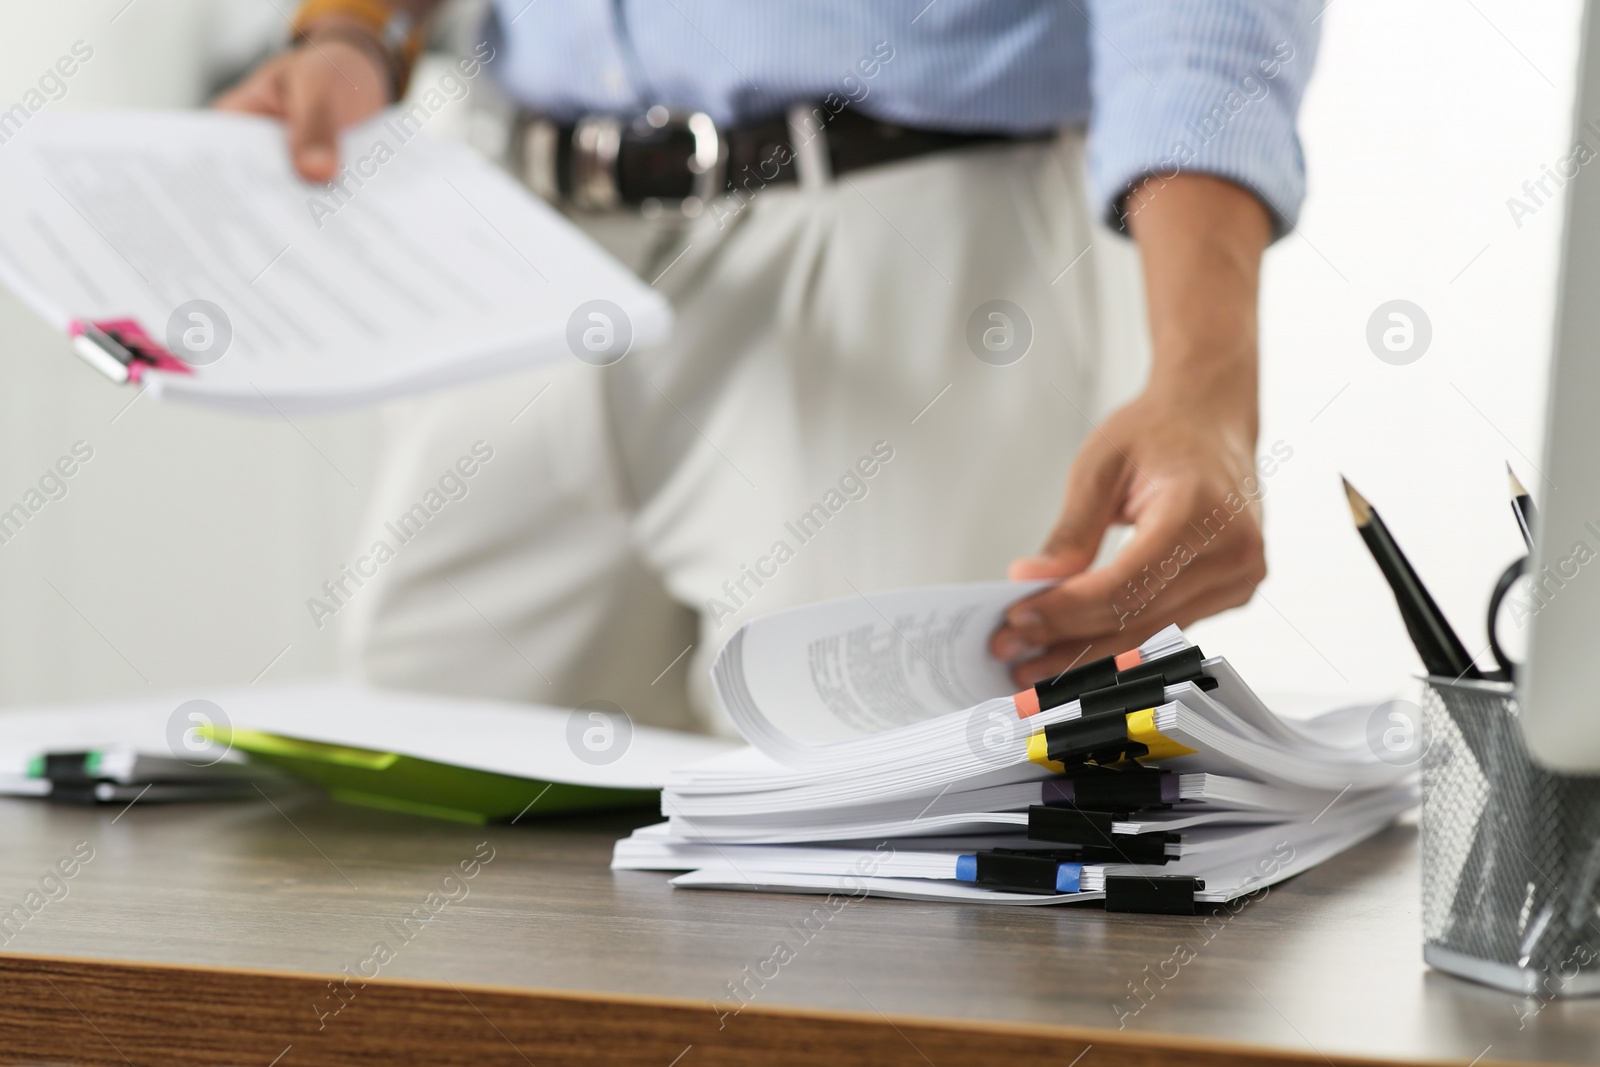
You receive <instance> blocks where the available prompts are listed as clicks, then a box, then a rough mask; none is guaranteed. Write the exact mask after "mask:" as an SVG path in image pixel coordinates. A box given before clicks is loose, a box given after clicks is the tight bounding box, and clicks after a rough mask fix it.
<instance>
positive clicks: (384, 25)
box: [292, 0, 424, 100]
mask: <svg viewBox="0 0 1600 1067" xmlns="http://www.w3.org/2000/svg"><path fill="white" fill-rule="evenodd" d="M330 17H338V18H342V19H346V20H349V21H350V22H353V23H355V24H356V25H357V26H360V27H361V28H362V29H365V30H367V31H370V32H371V35H372V43H374V44H376V45H377V46H378V47H379V48H380V49H382V51H383V53H384V55H385V57H386V59H387V65H388V67H389V76H390V90H391V92H392V94H393V99H394V100H399V99H400V98H401V97H402V96H404V95H405V91H406V84H407V83H408V82H409V81H410V80H411V68H412V66H413V64H415V63H416V60H417V56H418V55H420V54H421V53H422V45H423V40H424V34H423V27H422V24H421V22H420V20H418V19H416V18H414V17H413V16H412V15H411V13H410V12H408V11H396V10H394V9H393V8H392V7H390V6H389V5H388V4H386V3H384V2H383V0H305V3H303V4H301V5H300V9H299V10H298V11H296V12H295V16H294V22H293V23H292V27H293V31H294V36H295V39H296V40H302V41H306V40H310V39H311V37H312V35H313V33H314V34H316V35H317V36H328V37H338V36H342V37H345V38H346V39H347V40H352V41H354V40H355V38H356V35H357V33H358V32H359V31H356V32H349V31H346V30H342V29H339V28H337V26H336V25H335V26H324V27H318V26H317V25H316V23H317V22H318V21H320V20H322V19H326V18H330Z"/></svg>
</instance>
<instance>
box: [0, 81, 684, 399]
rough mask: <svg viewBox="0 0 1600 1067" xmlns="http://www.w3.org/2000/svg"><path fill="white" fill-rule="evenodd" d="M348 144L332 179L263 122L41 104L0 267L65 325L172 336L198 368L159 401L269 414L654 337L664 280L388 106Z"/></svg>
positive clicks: (11, 157)
mask: <svg viewBox="0 0 1600 1067" xmlns="http://www.w3.org/2000/svg"><path fill="white" fill-rule="evenodd" d="M342 150H343V156H342V158H343V160H344V161H345V169H344V171H343V172H342V176H341V178H340V179H339V180H338V181H337V182H336V183H335V184H334V185H331V186H326V187H324V186H318V185H311V184H308V183H306V182H303V181H301V180H300V179H299V178H297V177H296V176H295V175H294V174H293V173H292V171H291V170H290V167H289V162H288V155H287V153H286V151H285V149H284V139H283V130H282V128H281V127H280V126H279V125H278V124H277V123H275V122H273V121H271V120H267V119H261V118H254V117H248V116H239V115H225V114H221V113H217V112H209V111H198V112H140V111H118V112H95V111H79V112H62V113H60V114H52V115H48V116H40V117H39V118H38V119H36V120H34V121H33V122H31V123H29V124H28V125H27V126H26V127H24V128H23V129H22V131H21V132H20V133H19V134H18V135H17V136H15V137H14V138H12V139H11V140H10V141H8V142H7V144H6V145H5V150H4V152H0V203H4V204H5V205H6V210H5V211H4V212H0V281H3V282H4V283H5V284H6V285H7V287H8V288H11V289H12V290H14V291H15V292H16V293H17V294H18V295H19V296H20V297H21V298H22V299H23V300H24V301H26V302H27V303H29V304H30V305H32V306H33V307H34V309H35V310H36V311H38V312H39V313H40V314H42V315H44V316H45V318H46V319H48V320H49V321H50V322H51V323H52V325H54V326H56V327H57V328H58V329H61V330H63V331H65V330H66V329H67V328H68V325H69V323H70V322H71V321H72V320H74V319H78V318H87V319H91V320H99V319H107V318H133V319H136V320H137V321H138V322H139V323H140V324H141V325H142V326H143V327H144V328H145V330H146V331H147V332H148V333H149V334H150V335H151V336H152V337H153V338H154V339H156V340H157V341H159V342H162V343H167V341H168V339H169V337H170V336H176V337H177V338H178V339H180V341H182V342H183V344H184V345H185V347H184V348H183V349H182V350H179V349H177V348H174V346H173V345H172V344H168V347H169V348H173V350H174V352H175V354H176V355H179V356H180V357H184V358H185V359H186V361H187V362H190V363H191V364H192V365H193V367H194V370H195V373H194V374H193V375H192V376H188V375H179V374H158V375H154V376H153V378H154V379H155V380H156V383H157V387H158V388H159V389H160V390H161V391H162V392H163V393H165V394H166V395H170V396H174V397H184V398H187V399H193V400H200V401H207V402H210V403H214V404H220V405H223V406H228V407H234V408H245V409H251V410H260V411H263V412H267V413H270V412H271V411H272V409H273V408H274V407H276V408H278V409H280V410H283V411H290V410H298V411H304V410H317V409H325V408H332V407H340V406H347V405H350V404H357V403H365V402H371V401H376V400H379V399H383V398H386V397H391V396H396V395H400V394H404V393H410V392H415V391H418V390H423V389H428V388H433V387H439V386H444V385H449V384H454V383H456V382H460V381H464V380H468V379H471V378H477V377H482V376H484V375H488V374H493V373H496V372H500V371H509V370H514V369H519V368H525V367H528V366H531V365H534V364H536V363H539V362H541V361H550V360H566V361H574V362H575V361H576V360H577V358H578V357H577V356H576V355H575V354H574V349H573V347H572V344H570V343H569V333H572V335H573V336H574V337H575V338H576V340H577V343H578V345H579V346H580V348H581V350H582V351H583V352H584V359H585V361H586V362H591V363H598V364H603V363H605V362H608V361H610V360H612V357H613V356H617V358H621V357H620V356H618V355H617V354H618V352H619V351H626V350H631V349H632V348H638V347H640V346H641V345H645V344H649V343H652V342H655V341H658V340H660V339H661V338H662V337H664V336H665V335H666V333H667V331H668V329H669V327H670V322H671V313H670V309H669V308H668V305H667V303H666V301H665V300H664V299H663V298H662V297H661V296H660V295H659V294H658V293H656V292H655V291H654V290H652V289H650V288H649V287H648V286H647V285H645V284H644V283H643V282H641V281H639V280H638V279H637V278H636V277H634V276H633V275H632V274H630V273H629V272H628V271H627V270H626V269H625V268H624V267H623V266H622V265H621V264H619V263H617V262H616V261H615V260H614V259H612V258H611V257H610V256H609V255H607V254H606V253H605V252H604V251H603V250H602V249H601V248H600V247H599V246H598V245H596V244H595V243H594V242H593V241H591V240H589V239H588V238H587V237H586V236H585V235H584V234H583V233H582V232H581V231H579V230H578V229H577V228H576V227H575V226H573V225H572V224H571V223H570V222H568V221H567V220H566V219H565V218H563V217H562V216H561V215H560V214H559V213H558V212H556V211H555V210H553V209H552V208H550V207H549V206H548V205H546V204H545V203H543V202H542V201H540V200H539V199H538V198H536V197H534V196H533V195H532V194H530V193H529V192H527V191H526V190H525V189H523V188H522V187H521V186H520V185H518V184H517V183H516V182H515V181H513V180H512V179H511V178H510V177H508V176H507V175H506V174H504V173H503V172H502V171H500V170H499V169H498V168H496V167H494V166H492V165H491V164H489V163H488V162H487V161H485V160H483V159H482V158H481V157H479V156H478V155H477V154H475V153H474V152H472V151H471V150H470V149H468V148H465V147H463V146H461V145H458V144H455V143H453V142H449V141H445V140H441V139H439V138H436V137H432V136H429V135H428V134H426V133H423V132H421V131H420V130H417V129H415V128H413V127H412V126H410V125H408V124H407V122H406V120H405V119H404V117H403V116H402V115H400V114H399V113H395V112H389V113H385V114H383V115H380V116H378V117H377V118H375V119H373V120H372V121H371V122H369V123H367V124H365V125H363V126H361V127H359V128H358V129H356V130H353V131H351V132H349V133H348V134H346V136H345V137H344V140H343V145H342ZM196 301H203V302H204V304H205V305H209V308H208V307H206V306H204V305H199V304H196V303H195V302H196ZM599 301H604V302H607V303H609V305H610V307H606V306H604V305H602V304H599V303H596V302H599ZM213 309H214V310H213ZM197 312H198V314H199V315H200V316H201V318H198V319H197V318H195V317H194V315H195V314H196V313H197ZM218 312H220V315H219V314H218ZM596 313H598V314H600V315H601V318H599V319H596V318H593V315H594V314H596ZM574 323H576V324H577V327H576V331H575V332H573V331H571V330H569V327H571V326H572V325H573V324H574ZM169 324H172V325H173V326H174V331H175V332H174V333H173V334H169ZM208 331H209V332H208ZM185 338H187V340H184V339H185ZM624 342H626V347H624ZM219 348H221V349H223V350H221V351H220V352H219Z"/></svg>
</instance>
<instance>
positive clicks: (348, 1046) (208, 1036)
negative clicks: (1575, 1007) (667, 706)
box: [0, 953, 1518, 1067]
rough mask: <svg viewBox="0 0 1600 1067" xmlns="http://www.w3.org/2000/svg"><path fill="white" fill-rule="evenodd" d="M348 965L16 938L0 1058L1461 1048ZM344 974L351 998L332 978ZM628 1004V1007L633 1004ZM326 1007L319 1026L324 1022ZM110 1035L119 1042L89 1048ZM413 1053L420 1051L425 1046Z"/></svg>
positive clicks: (784, 1058) (1096, 1060)
mask: <svg viewBox="0 0 1600 1067" xmlns="http://www.w3.org/2000/svg"><path fill="white" fill-rule="evenodd" d="M344 978H345V976H343V975H339V974H327V973H314V972H302V971H294V970H274V969H267V968H249V967H230V966H216V965H206V964H175V963H161V962H147V961H129V960H117V959H107V958H97V957H83V956H58V955H30V954H18V953H0V1050H6V1051H3V1052H0V1062H15V1063H24V1062H61V1057H62V1056H63V1055H64V1054H67V1053H71V1054H72V1059H71V1062H74V1063H78V1062H82V1063H99V1062H104V1063H108V1064H121V1063H124V1062H128V1061H130V1060H131V1062H136V1063H137V1062H141V1060H140V1058H139V1056H140V1054H142V1055H143V1056H144V1058H145V1059H146V1060H152V1059H158V1060H159V1061H160V1062H167V1063H172V1064H177V1065H183V1064H191V1063H192V1064H196V1065H199V1064H214V1063H218V1062H227V1063H256V1064H259V1065H260V1067H268V1059H270V1055H269V1056H268V1057H267V1058H262V1055H261V1053H262V1051H263V1050H270V1049H271V1047H273V1046H274V1045H276V1044H277V1043H279V1042H282V1043H283V1044H284V1045H287V1046H288V1048H285V1049H284V1052H285V1053H287V1052H288V1051H289V1049H291V1048H297V1049H300V1052H299V1053H297V1054H296V1056H295V1058H294V1059H293V1060H292V1061H289V1060H287V1059H285V1060H284V1063H283V1067H314V1065H319V1064H324V1063H326V1064H335V1063H339V1064H344V1063H349V1062H352V1059H351V1056H352V1054H356V1053H358V1052H359V1051H367V1050H369V1049H370V1050H376V1049H377V1048H378V1046H383V1047H385V1048H387V1049H388V1052H387V1054H386V1055H385V1056H384V1058H383V1060H382V1062H385V1063H394V1064H399V1063H404V1062H418V1063H428V1064H438V1065H444V1064H452V1063H456V1062H460V1063H463V1064H465V1063H474V1062H494V1061H493V1059H492V1057H493V1056H495V1055H501V1056H504V1055H508V1054H509V1050H508V1048H507V1046H510V1048H511V1049H514V1050H515V1051H516V1054H517V1055H518V1056H521V1057H522V1058H523V1059H526V1060H530V1061H532V1062H534V1063H539V1064H543V1063H546V1062H558V1063H559V1062H585V1063H645V1064H656V1065H657V1067H667V1065H668V1064H669V1063H674V1064H675V1063H677V1062H678V1060H679V1059H682V1058H683V1056H684V1054H685V1053H687V1052H688V1051H689V1050H690V1049H692V1048H700V1049H701V1050H702V1052H701V1054H700V1055H698V1056H697V1057H696V1058H695V1060H694V1061H693V1063H692V1064H690V1063H685V1064H684V1067H698V1065H700V1064H705V1063H746V1062H749V1058H750V1057H751V1056H759V1057H760V1058H761V1060H762V1061H763V1062H767V1063H774V1064H778V1063H810V1062H827V1063H840V1064H852V1063H861V1064H869V1063H870V1064H897V1063H905V1064H912V1065H924V1064H926V1063H928V1062H930V1061H931V1062H934V1063H937V1064H939V1067H951V1065H954V1064H963V1063H974V1064H980V1063H993V1062H1004V1063H1006V1064H1007V1065H1008V1067H1023V1065H1025V1064H1032V1063H1039V1064H1049V1065H1050V1067H1066V1065H1069V1064H1072V1063H1075V1062H1077V1061H1076V1060H1075V1058H1074V1057H1077V1056H1079V1055H1080V1054H1081V1053H1084V1052H1087V1051H1089V1050H1090V1049H1093V1050H1095V1055H1094V1057H1093V1065H1092V1067H1111V1065H1130V1067H1135V1065H1136V1067H1149V1065H1153V1064H1161V1063H1171V1062H1173V1061H1174V1059H1175V1058H1176V1057H1175V1056H1174V1054H1181V1058H1182V1061H1183V1063H1184V1064H1185V1067H1212V1065H1215V1067H1225V1065H1232V1064H1243V1065H1265V1064H1285V1065H1293V1067H1302V1065H1313V1064H1321V1065H1327V1064H1338V1065H1344V1064H1348V1065H1350V1067H1380V1065H1381V1067H1388V1065H1394V1067H1418V1065H1434V1064H1439V1065H1442V1064H1445V1063H1454V1062H1455V1061H1453V1060H1450V1061H1446V1060H1399V1059H1392V1058H1373V1057H1364V1056H1348V1055H1333V1056H1325V1055H1323V1054H1322V1053H1321V1052H1319V1051H1317V1050H1315V1049H1307V1050H1306V1051H1304V1052H1302V1051H1298V1050H1291V1049H1272V1048H1267V1047H1264V1046H1259V1045H1249V1044H1243V1043H1239V1042H1234V1041H1228V1040H1225V1039H1219V1038H1215V1037H1203V1036H1193V1037H1190V1036H1181V1035H1174V1034H1164V1033H1149V1032H1143V1031H1129V1030H1113V1029H1109V1028H1101V1027H1085V1026H1071V1025H1052V1024H1041V1023H1007V1022H1000V1021H994V1020H974V1019H940V1018H934V1017H929V1016H920V1015H907V1014H895V1015H888V1014H885V1013H882V1012H879V1011H876V1010H873V1011H865V1012H861V1011H849V1010H843V1009H823V1008H797V1007H792V1006H784V1005H761V1004H747V1005H745V1006H743V1007H742V1008H740V1006H739V1005H738V1004H737V1002H729V1003H719V1002H715V1001H711V1000H709V999H700V1000H697V999H690V998H681V997H668V996H658V995H651V994H638V993H609V992H604V991H598V990H572V989H547V988H540V987H529V986H504V985H495V984H485V983H480V982H462V983H454V982H449V981H435V980H428V979H411V978H404V979H402V978H382V977H379V978H374V979H371V980H369V981H366V982H364V983H360V984H359V985H358V986H355V987H352V986H350V985H349V984H348V983H347V982H344ZM41 979H42V981H41ZM357 981H358V982H359V979H358V980H357ZM340 983H344V989H345V990H346V991H347V992H348V993H349V999H348V1001H346V1000H344V999H342V998H343V994H338V993H336V991H335V990H334V987H335V985H337V984H340ZM197 987H204V988H207V989H209V990H210V992H211V994H212V996H211V997H210V998H209V999H201V998H196V997H195V996H194V995H193V993H194V990H195V989H196V988H197ZM319 1002H320V1003H322V1004H324V1005H326V1006H327V1007H326V1008H324V1009H320V1011H328V1010H329V1009H331V1008H332V1007H333V1006H334V1005H339V1010H337V1011H331V1012H330V1013H329V1014H327V1015H321V1014H320V1011H319V1010H318V1009H316V1008H314V1005H315V1004H317V1003H319ZM869 1003H870V1002H869ZM152 1008H156V1009H159V1010H158V1011H155V1012H152ZM357 1008H363V1009H365V1010H364V1011H361V1012H356V1011H355V1009H357ZM618 1008H626V1009H629V1010H627V1011H625V1012H622V1013H618V1011H617V1009H618ZM230 1009H231V1012H232V1014H231V1015H228V1018H229V1025H227V1026H224V1027H219V1026H217V1025H216V1022H217V1019H218V1017H219V1014H222V1015H227V1013H228V1012H229V1011H230ZM420 1009H426V1012H425V1014H424V1013H422V1012H421V1011H420ZM552 1009H553V1010H552ZM345 1010H351V1011H352V1014H353V1015H357V1016H359V1023H358V1024H356V1025H342V1024H341V1023H340V1019H341V1017H342V1016H343V1014H344V1011H345ZM491 1015H492V1016H493V1017H494V1018H493V1019H491ZM313 1021H316V1022H320V1023H321V1025H320V1026H315V1027H314V1026H312V1025H311V1023H312V1022H313ZM485 1024H487V1025H485ZM619 1032H621V1033H625V1034H626V1035H627V1036H626V1038H625V1039H624V1040H619V1039H618V1034H619ZM399 1034H404V1035H406V1036H405V1037H404V1038H403V1039H401V1038H400V1037H398V1036H397V1035H399ZM112 1035H120V1036H121V1037H122V1038H123V1040H122V1041H121V1042H118V1041H116V1038H115V1037H114V1036H112ZM197 1035H199V1036H197ZM602 1035H604V1036H602ZM429 1037H431V1040H427V1038H429ZM41 1038H42V1039H43V1040H42V1041H41V1040H40V1039H41ZM96 1044H98V1045H99V1046H100V1047H101V1048H103V1050H104V1055H103V1056H102V1057H101V1058H100V1059H93V1058H89V1059H84V1058H82V1057H83V1056H85V1055H86V1054H87V1053H86V1050H87V1049H89V1048H90V1047H91V1046H94V1045H96ZM130 1045H131V1046H133V1049H134V1051H130V1050H129V1046H130ZM661 1053H665V1054H666V1055H665V1056H664V1057H663V1056H662V1055H661ZM279 1056H280V1058H282V1057H283V1053H279ZM414 1056H421V1057H422V1058H420V1059H411V1058H410V1057H414ZM13 1057H17V1058H13ZM219 1057H221V1059H219ZM458 1057H459V1058H458ZM674 1057H677V1058H674ZM361 1058H366V1057H361ZM374 1062H377V1061H376V1060H375V1061H374ZM512 1062H520V1061H512ZM1483 1062H1484V1063H1486V1064H1487V1063H1495V1064H1511V1063H1516V1062H1518V1061H1507V1060H1484V1061H1483ZM273 1063H274V1064H275V1063H277V1061H273ZM1458 1067H1459V1065H1458Z"/></svg>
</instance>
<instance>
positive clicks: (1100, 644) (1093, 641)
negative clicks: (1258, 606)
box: [1011, 582, 1255, 689]
mask: <svg viewBox="0 0 1600 1067" xmlns="http://www.w3.org/2000/svg"><path fill="white" fill-rule="evenodd" d="M1254 591H1255V587H1254V584H1253V583H1249V582H1233V583H1228V584H1226V585H1222V586H1218V587H1217V588H1215V589H1212V590H1209V591H1207V592H1205V593H1203V594H1202V595H1200V596H1198V597H1194V598H1191V599H1190V600H1188V601H1187V602H1185V603H1183V604H1181V605H1176V606H1174V607H1173V612H1174V614H1171V615H1167V614H1163V615H1162V616H1161V617H1159V618H1155V617H1151V618H1148V619H1141V620H1140V621H1139V622H1138V623H1137V624H1135V625H1129V626H1128V628H1127V629H1125V630H1119V631H1116V632H1114V633H1104V634H1096V635H1094V636H1092V637H1088V638H1074V639H1072V640H1070V641H1063V642H1061V643H1060V644H1058V645H1056V646H1055V647H1053V648H1049V649H1046V650H1045V652H1044V653H1043V654H1041V655H1039V656H1037V657H1035V658H1033V659H1030V660H1027V661H1025V662H1022V663H1018V664H1016V665H1015V666H1013V667H1012V668H1011V680H1012V681H1013V682H1014V683H1015V684H1016V686H1017V688H1019V689H1026V688H1027V687H1029V686H1031V685H1033V684H1034V683H1036V682H1042V681H1045V680H1046V679H1049V678H1054V677H1055V676H1056V675H1058V674H1060V673H1062V672H1063V671H1066V670H1069V669H1070V668H1072V667H1074V666H1076V665H1077V664H1079V663H1088V662H1089V661H1090V660H1094V659H1098V658H1099V657H1101V656H1114V655H1116V654H1117V653H1119V652H1126V651H1127V650H1128V649H1130V648H1135V647H1137V646H1138V645H1139V643H1140V642H1141V641H1144V640H1146V639H1148V638H1149V637H1150V636H1151V635H1153V634H1154V633H1156V631H1158V630H1160V629H1161V628H1162V627H1164V626H1167V625H1169V624H1171V623H1177V624H1178V625H1179V626H1188V625H1190V624H1191V623H1193V622H1194V621H1195V620H1197V619H1203V618H1206V617H1207V616H1210V615H1215V614H1216V613H1217V612H1219V611H1226V610H1228V609H1229V608H1236V607H1238V606H1239V605H1240V604H1243V603H1244V602H1245V601H1247V600H1249V599H1250V595H1251V594H1252V593H1253V592H1254Z"/></svg>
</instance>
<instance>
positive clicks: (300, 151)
mask: <svg viewBox="0 0 1600 1067" xmlns="http://www.w3.org/2000/svg"><path fill="white" fill-rule="evenodd" d="M336 76H337V74H336V73H335V72H334V70H333V69H332V68H331V67H328V68H326V69H323V70H318V69H316V68H315V67H314V66H312V65H310V64H305V63H301V64H297V65H296V67H295V68H294V69H293V70H292V71H291V72H290V73H289V76H288V77H287V78H285V84H284V89H283V98H284V100H283V102H284V113H283V118H284V124H285V126H286V127H287V129H286V131H285V132H286V133H287V134H288V137H289V158H290V160H291V161H292V162H293V163H294V169H295V170H297V171H299V172H300V176H301V177H303V178H305V179H306V180H307V181H313V182H327V181H332V180H333V177H334V175H335V174H336V173H338V170H339V147H338V141H337V138H338V133H339V131H338V127H337V125H335V123H334V115H333V91H334V89H333V86H332V83H331V82H330V81H329V79H330V77H336Z"/></svg>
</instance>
